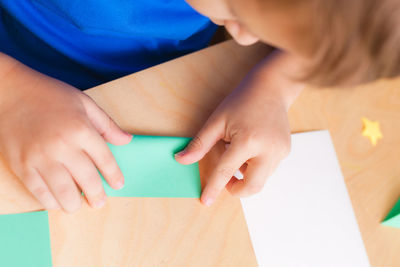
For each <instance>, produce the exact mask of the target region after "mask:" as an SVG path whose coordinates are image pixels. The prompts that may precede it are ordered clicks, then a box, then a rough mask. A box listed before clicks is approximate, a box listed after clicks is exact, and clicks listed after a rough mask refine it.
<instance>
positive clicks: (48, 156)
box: [0, 54, 132, 212]
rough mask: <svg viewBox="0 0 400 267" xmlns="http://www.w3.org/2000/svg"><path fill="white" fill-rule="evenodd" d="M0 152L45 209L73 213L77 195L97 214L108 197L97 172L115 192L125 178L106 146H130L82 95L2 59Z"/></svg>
mask: <svg viewBox="0 0 400 267" xmlns="http://www.w3.org/2000/svg"><path fill="white" fill-rule="evenodd" d="M0 77H1V80H2V82H1V85H0V95H1V97H0V99H1V100H0V151H1V153H2V155H3V156H4V157H5V159H6V161H7V162H8V164H9V166H10V167H11V169H12V170H13V171H14V173H15V174H16V175H17V176H18V177H19V178H20V179H21V181H22V182H23V183H24V184H25V186H26V187H27V188H28V190H29V191H30V192H31V193H32V194H33V195H34V196H35V197H36V198H37V199H38V200H39V201H40V202H41V203H42V204H43V206H44V207H45V208H46V209H58V208H62V209H64V210H65V211H67V212H73V211H76V210H77V209H79V207H80V206H81V194H80V192H81V190H82V191H83V193H84V194H85V196H86V198H87V200H88V202H89V204H90V205H91V206H92V207H94V208H99V207H101V206H103V205H104V204H105V200H106V195H105V193H104V189H103V186H102V183H101V179H100V176H99V174H98V172H97V169H96V166H97V167H98V168H99V170H100V171H101V172H102V174H103V175H105V179H106V180H107V182H108V183H109V184H110V186H112V187H113V188H115V189H118V188H121V187H122V186H123V183H124V178H123V176H122V173H121V171H120V170H119V167H118V165H117V163H116V162H115V159H114V158H113V155H112V154H111V152H110V150H109V149H108V147H107V145H106V143H105V141H108V142H110V143H113V144H116V145H123V144H127V143H129V142H130V140H131V138H132V136H131V135H130V134H128V133H125V132H123V131H122V130H121V129H120V128H119V127H118V126H117V125H116V124H115V123H114V122H113V121H112V120H111V119H110V117H109V116H108V115H107V114H106V113H104V111H102V110H101V109H100V108H99V107H98V106H97V105H96V104H95V103H94V101H93V100H92V99H90V98H89V97H88V96H86V95H85V94H83V93H82V92H81V91H79V90H77V89H75V88H73V87H71V86H69V85H67V84H65V83H63V82H60V81H57V80H55V79H52V78H50V77H48V76H45V75H43V74H40V73H38V72H36V71H34V70H32V69H30V68H28V67H26V66H25V65H23V64H21V63H19V62H17V61H16V60H14V59H12V58H10V57H8V56H6V55H4V54H0Z"/></svg>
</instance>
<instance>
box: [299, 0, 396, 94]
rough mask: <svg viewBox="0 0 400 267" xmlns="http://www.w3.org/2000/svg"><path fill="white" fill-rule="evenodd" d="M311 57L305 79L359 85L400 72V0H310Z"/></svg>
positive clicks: (315, 83) (393, 75) (321, 83)
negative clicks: (312, 26)
mask: <svg viewBox="0 0 400 267" xmlns="http://www.w3.org/2000/svg"><path fill="white" fill-rule="evenodd" d="M312 1H313V4H312V6H313V8H314V10H313V13H314V16H313V18H312V20H313V24H314V25H315V31H314V32H313V36H312V38H313V55H312V58H311V62H312V63H311V65H310V66H309V68H308V69H307V72H306V74H305V76H304V80H306V81H307V82H309V83H311V84H313V85H318V86H332V85H342V84H355V83H363V82H369V81H373V80H376V79H378V78H392V77H395V76H397V75H399V74H400V1H399V0H312Z"/></svg>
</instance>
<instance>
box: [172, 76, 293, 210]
mask: <svg viewBox="0 0 400 267" xmlns="http://www.w3.org/2000/svg"><path fill="white" fill-rule="evenodd" d="M264 82H265V81H264ZM272 84H273V83H272ZM269 89H271V88H268V86H266V85H265V83H262V86H261V85H260V81H257V79H248V80H247V81H244V83H242V85H241V86H239V87H238V88H237V89H236V90H234V91H233V92H232V93H231V94H230V95H229V96H228V97H227V98H226V99H225V100H224V101H223V102H222V103H221V104H220V105H219V106H218V108H217V109H216V110H215V111H214V113H213V114H212V115H211V117H210V118H209V119H208V121H207V122H206V124H205V125H204V126H203V128H202V129H201V130H200V131H199V132H198V134H197V135H196V136H195V137H194V139H193V140H192V141H191V142H190V143H189V145H188V146H187V147H186V148H185V149H184V150H183V151H181V152H179V153H177V154H176V155H175V158H176V160H177V161H178V162H180V163H182V164H191V163H194V162H197V161H199V160H200V159H202V158H203V156H204V155H205V154H206V153H207V152H208V151H209V150H210V149H211V148H212V147H213V146H214V145H215V144H216V143H217V142H218V141H219V140H223V141H224V142H226V143H227V144H229V146H226V147H227V149H226V150H225V152H224V153H223V155H222V157H221V158H220V160H219V162H218V164H217V167H216V168H215V169H214V170H213V171H212V173H211V176H210V177H209V180H208V182H207V184H206V186H205V188H204V190H203V193H202V196H201V201H202V202H203V203H204V204H205V205H207V206H210V205H211V204H212V203H213V202H214V201H215V199H216V198H217V196H218V195H219V194H220V192H221V191H222V190H223V189H224V187H226V188H227V189H228V190H229V191H230V193H231V194H232V195H235V196H239V197H244V196H249V195H252V194H255V193H257V192H259V191H260V190H261V189H262V188H263V186H264V184H265V181H266V179H267V177H268V176H269V175H270V174H271V173H272V172H273V171H274V170H275V168H276V167H277V166H278V164H279V162H280V161H281V160H282V159H283V158H285V157H286V156H287V155H288V154H289V151H290V128H289V123H288V116H287V109H288V105H287V101H286V99H284V97H282V94H281V93H276V92H277V90H275V89H276V88H274V89H271V90H269ZM239 169H240V171H241V172H242V174H243V176H244V178H243V179H237V178H236V177H234V174H235V172H236V171H237V170H239Z"/></svg>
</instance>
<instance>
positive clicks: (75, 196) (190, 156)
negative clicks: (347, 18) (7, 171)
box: [0, 0, 308, 212]
mask: <svg viewBox="0 0 400 267" xmlns="http://www.w3.org/2000/svg"><path fill="white" fill-rule="evenodd" d="M287 1H291V0H287ZM188 2H189V4H191V5H192V6H193V7H194V8H195V9H197V10H198V11H199V12H201V13H203V14H204V15H206V16H209V17H210V18H211V19H212V20H213V21H215V22H216V23H219V24H223V25H225V27H226V28H227V30H228V31H229V32H230V33H231V34H232V36H233V37H234V39H235V40H236V41H237V42H238V43H240V44H243V45H249V44H252V43H254V42H257V41H258V40H261V41H263V42H266V43H268V44H272V45H274V46H276V47H278V48H281V49H282V50H284V51H287V52H276V53H275V54H274V55H272V56H270V57H268V58H267V59H265V60H264V61H263V62H261V63H260V64H258V65H257V66H256V67H255V68H254V69H253V71H252V72H251V73H249V75H248V76H247V77H246V79H245V80H244V81H243V82H242V83H241V84H240V86H238V87H237V88H236V89H234V90H233V91H232V93H231V94H230V95H229V96H228V97H227V98H226V99H225V100H224V101H223V102H222V103H221V104H220V105H219V107H218V108H217V109H216V110H215V112H214V113H213V114H212V115H211V117H210V118H209V119H208V121H207V122H206V123H205V125H204V127H203V128H202V129H201V130H200V131H199V133H198V134H197V135H196V136H195V138H194V139H193V141H192V142H191V143H190V144H189V145H188V146H187V147H186V148H185V150H184V151H182V152H180V153H178V154H177V155H176V160H177V161H178V162H180V163H182V164H190V163H193V162H196V161H198V160H200V159H201V158H202V157H203V156H204V155H205V154H206V153H207V152H208V151H209V150H210V149H211V148H212V147H213V145H214V144H215V143H216V142H217V141H219V140H223V141H224V142H226V143H227V144H229V145H228V146H227V149H226V151H225V153H224V154H223V156H222V157H221V159H220V161H219V163H218V166H217V167H216V169H215V170H214V171H213V173H212V174H211V177H209V179H208V183H207V185H206V187H205V188H204V191H203V194H202V197H201V201H202V202H203V203H204V204H206V205H211V204H212V203H213V202H214V201H215V199H216V198H217V196H218V195H219V193H220V192H221V191H222V190H223V189H224V188H225V187H226V188H227V189H228V190H229V191H230V192H231V193H232V194H233V195H236V196H248V195H251V194H254V193H256V192H258V191H260V190H261V189H262V187H263V185H264V183H265V181H266V179H267V177H268V176H269V175H270V174H271V173H272V172H273V170H274V169H275V168H276V166H277V165H278V164H279V162H280V161H281V160H282V159H283V158H284V157H285V156H286V155H287V154H288V153H289V151H290V129H289V124H288V119H287V110H288V109H289V107H290V105H291V103H292V102H293V101H294V99H295V98H296V97H297V95H298V94H299V93H300V91H301V89H302V88H303V85H302V84H301V83H297V82H294V81H293V80H292V79H291V78H290V75H292V74H293V73H297V72H298V71H299V70H301V68H302V64H303V61H304V58H306V57H307V53H308V52H307V49H305V48H306V47H308V45H307V44H306V43H305V41H304V40H303V39H304V38H296V37H299V36H303V35H302V31H303V28H305V26H304V25H302V24H301V23H299V22H301V21H302V20H301V17H302V14H303V11H302V10H303V9H302V6H299V7H298V8H296V9H293V8H284V7H283V6H282V5H278V4H277V3H276V2H279V1H273V0H271V1H267V2H268V5H267V6H266V7H260V6H259V1H257V0H190V1H188ZM264 2H265V1H264ZM285 2H286V1H285ZM279 3H280V2H279ZM304 10H305V9H304ZM294 15H296V16H297V17H298V18H299V19H298V21H295V20H294V19H291V20H287V19H285V18H287V16H291V18H294V17H296V16H294ZM288 21H290V22H288ZM0 77H1V81H2V82H1V83H0V153H1V154H2V155H3V156H4V158H5V159H6V161H7V162H8V165H9V166H10V168H11V169H12V170H13V172H14V173H15V174H16V175H17V176H18V177H19V178H20V179H21V181H22V182H23V183H24V184H25V186H26V187H27V188H28V190H29V191H30V192H31V193H32V194H33V195H34V196H35V197H36V198H37V199H38V200H39V201H40V202H41V203H42V204H43V206H44V207H45V208H46V209H58V208H62V209H63V210H65V211H67V212H73V211H76V210H77V209H79V207H80V205H81V201H82V196H81V194H80V192H81V191H83V193H84V194H85V197H86V199H87V201H88V202H89V204H90V205H91V206H92V207H94V208H99V207H102V206H103V205H104V204H105V201H106V195H105V193H104V189H103V187H102V184H101V179H100V177H99V174H98V172H97V170H96V167H97V168H98V169H99V170H100V172H101V173H102V174H103V176H104V177H105V179H106V180H107V182H108V183H109V184H110V186H111V187H113V188H115V189H118V188H121V187H122V186H123V183H124V178H123V175H122V173H121V171H120V170H119V168H118V166H117V164H116V162H115V159H114V158H113V156H112V154H111V152H110V151H109V149H108V147H107V145H106V141H107V142H109V143H112V144H115V145H123V144H127V143H129V142H130V140H131V138H132V136H131V135H130V134H128V133H125V132H124V131H122V130H121V129H120V128H119V127H118V125H116V124H115V123H114V122H113V121H112V119H111V118H110V117H109V116H108V115H107V114H106V113H105V112H104V111H103V110H101V108H99V107H98V106H97V105H96V104H95V103H94V101H93V100H92V99H90V98H89V97H88V96H87V95H85V94H84V93H82V92H81V91H79V90H77V89H76V88H73V87H72V86H70V85H68V84H65V83H63V82H61V81H58V80H55V79H53V78H50V77H48V76H46V75H43V74H41V73H39V72H36V71H34V70H32V69H30V68H28V67H27V66H25V65H23V64H21V63H20V62H18V61H16V60H15V59H13V58H10V57H9V56H6V55H5V54H2V53H0ZM261 122H262V123H261ZM238 169H240V170H241V171H242V173H243V174H244V179H243V180H238V179H236V178H235V177H233V175H234V173H235V171H236V170H238Z"/></svg>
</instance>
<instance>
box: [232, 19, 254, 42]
mask: <svg viewBox="0 0 400 267" xmlns="http://www.w3.org/2000/svg"><path fill="white" fill-rule="evenodd" d="M224 24H225V28H226V30H227V31H228V32H229V34H230V35H231V36H232V37H233V39H235V41H236V42H237V43H238V44H240V45H252V44H254V43H256V42H258V40H259V39H258V38H257V37H256V36H254V35H253V34H252V33H250V32H249V31H247V30H246V29H244V28H243V27H242V26H241V25H240V24H239V23H238V22H236V21H225V23H224Z"/></svg>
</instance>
